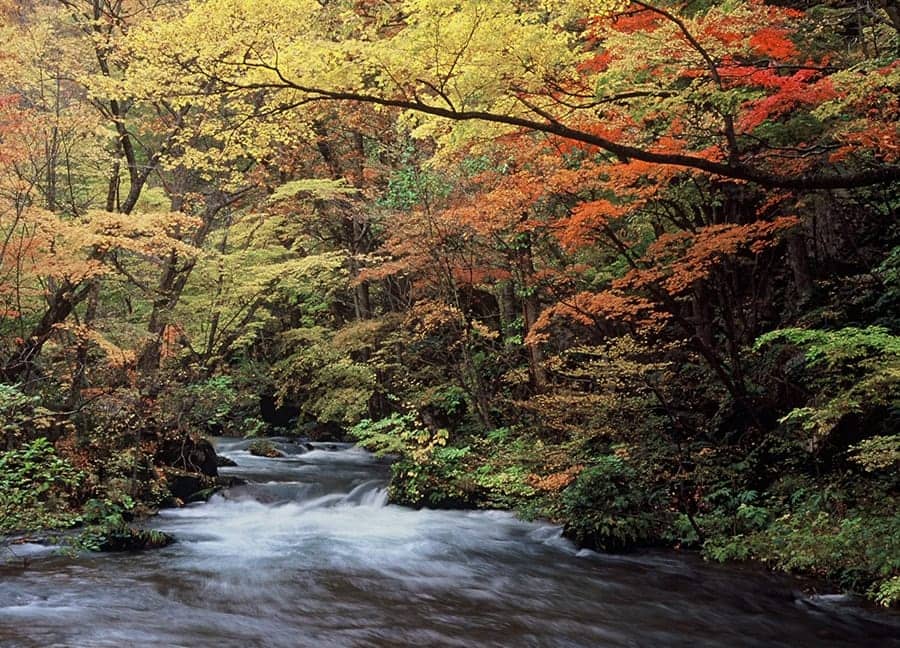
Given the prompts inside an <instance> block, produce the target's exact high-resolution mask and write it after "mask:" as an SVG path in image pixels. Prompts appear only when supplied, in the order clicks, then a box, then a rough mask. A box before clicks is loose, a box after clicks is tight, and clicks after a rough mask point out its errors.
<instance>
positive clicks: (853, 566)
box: [703, 489, 900, 604]
mask: <svg viewBox="0 0 900 648" xmlns="http://www.w3.org/2000/svg"><path fill="white" fill-rule="evenodd" d="M836 496H837V499H827V498H826V499H823V498H822V497H821V496H819V494H817V493H815V492H812V491H808V490H803V489H801V490H800V491H795V492H794V493H793V495H792V497H791V498H790V501H776V500H772V501H771V502H770V507H771V512H770V513H769V516H770V517H771V520H770V521H768V522H766V520H765V519H761V520H760V522H759V524H758V525H757V526H756V529H755V530H752V529H753V526H747V527H745V528H744V529H743V530H742V531H741V532H739V533H737V534H732V535H725V534H722V535H717V536H715V537H712V538H710V539H709V540H707V542H706V543H705V544H704V547H703V551H704V553H705V555H707V556H709V557H710V558H712V559H714V560H719V561H722V560H735V559H737V560H747V559H751V558H752V559H755V560H762V561H764V562H766V563H769V564H770V565H771V566H773V567H775V568H777V569H781V570H785V571H794V572H803V573H813V574H817V575H819V576H822V577H827V578H830V579H832V580H834V581H837V582H839V583H840V584H841V585H842V586H843V587H846V588H848V589H852V590H856V591H866V590H867V589H868V590H869V591H870V592H871V593H873V594H875V596H876V598H878V600H880V602H882V603H883V604H889V603H890V602H891V601H892V600H894V597H895V596H896V592H895V591H894V588H895V587H896V579H897V575H898V573H900V518H898V516H897V515H896V505H897V501H896V498H894V497H891V496H889V495H884V496H880V497H879V499H878V500H877V501H873V502H871V503H866V504H864V505H862V506H859V507H857V508H850V509H847V508H845V506H846V503H845V502H846V494H840V493H838V494H836Z"/></svg>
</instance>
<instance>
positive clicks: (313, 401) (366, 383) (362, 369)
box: [273, 327, 377, 424]
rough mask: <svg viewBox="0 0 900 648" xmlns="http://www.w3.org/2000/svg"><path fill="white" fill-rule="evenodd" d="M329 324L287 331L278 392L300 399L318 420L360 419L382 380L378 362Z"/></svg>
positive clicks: (278, 370)
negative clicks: (375, 367) (359, 351)
mask: <svg viewBox="0 0 900 648" xmlns="http://www.w3.org/2000/svg"><path fill="white" fill-rule="evenodd" d="M346 339H347V336H346V335H344V336H340V337H338V336H337V335H335V334H334V333H333V332H332V331H329V330H328V329H326V328H324V327H310V328H301V329H293V330H291V331H288V332H286V333H285V334H284V335H283V336H282V340H283V343H284V345H285V349H286V351H288V352H287V353H286V355H285V357H284V358H283V359H282V360H280V361H279V362H278V363H276V364H275V366H274V367H273V371H274V373H275V375H276V377H277V380H278V383H279V396H281V397H282V398H285V399H288V400H291V401H293V402H299V403H300V404H301V406H302V409H303V411H305V412H306V413H308V414H311V415H312V416H314V417H316V418H317V419H318V420H319V421H322V422H327V421H333V422H336V423H351V424H352V423H356V422H357V421H359V420H360V419H362V418H363V417H364V416H365V415H366V414H368V411H369V400H370V399H371V398H372V396H373V394H374V393H375V389H376V386H377V379H376V375H375V371H374V370H373V367H372V366H370V365H369V364H368V363H367V362H363V361H360V360H358V359H357V358H356V357H355V356H356V354H355V353H354V351H357V349H354V348H352V347H351V348H348V347H346V346H345V345H344V344H343V343H342V342H344V341H346Z"/></svg>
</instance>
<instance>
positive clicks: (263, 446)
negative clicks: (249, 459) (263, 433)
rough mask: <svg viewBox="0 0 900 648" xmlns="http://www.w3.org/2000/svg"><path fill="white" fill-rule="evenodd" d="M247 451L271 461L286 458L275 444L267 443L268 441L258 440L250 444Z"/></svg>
mask: <svg viewBox="0 0 900 648" xmlns="http://www.w3.org/2000/svg"><path fill="white" fill-rule="evenodd" d="M247 450H248V452H250V454H252V455H254V456H257V457H268V458H269V459H275V458H277V457H284V456H285V454H284V453H283V452H282V451H281V450H279V449H278V448H276V447H275V444H274V443H272V442H271V441H267V440H266V439H257V440H256V441H254V442H253V443H251V444H250V447H248V448H247Z"/></svg>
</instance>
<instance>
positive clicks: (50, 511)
mask: <svg viewBox="0 0 900 648" xmlns="http://www.w3.org/2000/svg"><path fill="white" fill-rule="evenodd" d="M83 478H84V475H83V474H82V473H81V472H80V471H78V470H76V469H75V468H74V467H73V466H72V465H71V464H70V463H69V462H68V461H66V460H65V459H62V458H61V457H59V456H58V455H57V453H56V450H55V448H54V447H53V445H52V444H51V443H50V442H49V441H47V439H45V438H43V437H40V438H37V439H35V440H34V441H32V442H30V443H28V444H26V445H24V446H22V447H21V448H19V449H17V450H9V451H7V452H3V453H0V532H9V531H15V530H33V529H40V528H62V527H68V526H71V525H72V524H75V523H76V522H78V521H79V518H78V515H77V514H76V513H75V512H74V511H73V510H72V505H73V493H74V492H75V491H76V490H77V489H78V488H79V487H80V486H81V483H82V480H83Z"/></svg>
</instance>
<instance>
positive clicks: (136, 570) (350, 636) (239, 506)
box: [0, 439, 900, 648]
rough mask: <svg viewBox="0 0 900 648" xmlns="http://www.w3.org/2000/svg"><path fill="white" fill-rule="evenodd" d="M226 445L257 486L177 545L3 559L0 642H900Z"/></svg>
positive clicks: (690, 563) (741, 585)
mask: <svg viewBox="0 0 900 648" xmlns="http://www.w3.org/2000/svg"><path fill="white" fill-rule="evenodd" d="M216 445H217V449H218V451H219V453H220V454H223V455H225V456H227V457H229V458H231V459H233V460H234V461H235V462H236V463H237V466H236V467H232V468H222V469H220V470H221V472H222V474H225V475H236V476H239V477H242V478H244V479H246V480H248V482H249V483H248V484H246V485H244V486H237V487H234V488H232V489H229V490H227V491H224V492H222V493H219V494H217V495H215V496H214V497H213V498H212V499H211V500H210V501H209V502H208V503H205V504H193V505H190V506H187V507H185V508H182V509H169V510H165V511H163V512H161V513H160V515H159V516H157V517H156V518H154V519H152V520H151V521H150V522H149V525H150V526H151V527H153V528H156V529H160V530H162V531H165V532H167V533H171V534H173V535H174V536H175V537H176V539H177V541H176V542H175V543H174V544H172V545H171V546H169V547H166V548H165V549H160V550H155V551H147V552H143V553H138V554H90V555H82V556H77V557H64V556H57V555H51V554H47V553H46V550H42V549H40V548H39V547H37V546H29V545H22V546H17V547H14V548H13V549H14V550H15V551H16V553H17V554H19V555H20V556H25V555H29V554H31V558H32V559H31V561H30V564H29V565H28V566H27V568H23V566H22V561H21V560H19V561H17V562H12V561H9V560H8V558H7V557H4V558H2V559H0V646H2V647H3V648H7V647H15V648H19V647H23V648H55V647H67V648H68V647H72V648H93V647H101V646H102V647H110V648H121V647H124V646H129V647H138V648H141V647H144V646H153V647H156V646H160V647H162V646H165V647H166V648H170V647H184V648H205V647H207V646H208V647H217V648H225V647H227V648H251V647H259V648H270V647H271V648H281V647H284V648H295V647H298V646H324V647H342V646H354V647H355V646H372V647H382V646H426V647H427V646H465V647H480V646H511V647H516V648H518V647H524V646H691V647H692V648H694V647H701V646H723V647H724V646H727V647H729V648H732V647H735V646H766V647H774V646H791V647H794V646H816V647H819V646H879V647H880V646H900V639H898V637H900V616H898V615H897V614H895V613H890V612H880V611H876V610H871V609H868V608H864V607H859V606H856V605H855V604H853V603H852V602H851V601H850V600H848V599H846V598H844V597H840V596H807V595H804V594H803V593H802V592H801V591H800V589H799V586H798V585H797V581H795V580H792V579H789V578H786V577H782V576H776V575H770V574H768V573H766V572H765V571H763V570H761V569H759V568H750V567H747V568H743V567H734V566H729V567H723V566H717V565H709V564H706V563H704V562H702V561H700V560H698V559H696V558H695V557H693V556H682V555H680V554H675V553H672V552H668V553H667V552H658V553H639V554H629V555H624V556H611V555H604V554H598V553H594V552H591V551H587V550H581V551H579V550H577V549H576V548H575V547H574V546H573V545H572V544H570V543H569V542H568V541H566V540H564V539H563V538H562V537H561V535H560V529H559V528H558V527H554V526H550V525H548V524H546V523H528V522H522V521H519V520H517V519H516V518H514V517H513V516H512V515H510V514H507V513H502V512H493V511H432V510H420V511H416V510H412V509H408V508H403V507H399V506H394V505H388V504H387V494H386V490H385V487H386V484H387V481H388V477H389V466H388V465H387V463H386V462H385V461H383V460H379V459H377V458H375V457H374V456H372V455H371V454H369V453H367V452H365V451H363V450H361V449H358V448H355V447H353V446H350V445H348V444H330V443H318V444H312V449H311V450H310V449H309V448H308V447H307V448H304V447H302V446H301V445H294V444H290V443H287V442H282V443H279V447H280V448H281V449H282V450H284V451H286V452H288V453H289V454H288V456H287V457H285V458H279V459H264V458H260V457H255V456H252V455H250V454H249V452H247V450H246V448H247V445H248V442H246V441H242V440H237V439H218V440H216ZM42 551H43V552H44V553H41V552H42Z"/></svg>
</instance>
